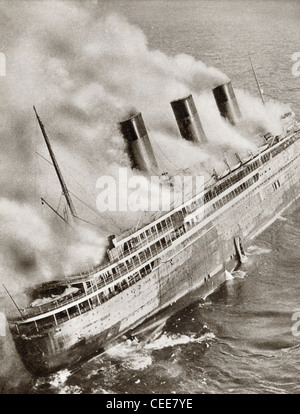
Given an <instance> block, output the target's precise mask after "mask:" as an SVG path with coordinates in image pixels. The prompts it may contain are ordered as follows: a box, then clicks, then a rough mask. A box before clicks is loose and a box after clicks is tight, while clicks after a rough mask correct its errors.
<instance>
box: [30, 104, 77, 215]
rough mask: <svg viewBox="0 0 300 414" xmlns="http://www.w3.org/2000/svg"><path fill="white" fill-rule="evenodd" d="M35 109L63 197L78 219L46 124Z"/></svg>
mask: <svg viewBox="0 0 300 414" xmlns="http://www.w3.org/2000/svg"><path fill="white" fill-rule="evenodd" d="M33 109H34V112H35V115H36V118H37V120H38V123H39V126H40V128H41V131H42V134H43V137H44V140H45V142H46V145H47V148H48V151H49V154H50V157H51V160H52V163H53V166H54V169H55V171H56V174H57V177H58V180H59V183H60V186H61V189H62V193H63V195H64V196H65V198H66V201H67V204H68V207H69V210H70V213H71V214H72V216H73V217H76V210H75V207H74V204H73V201H72V199H71V197H70V193H69V190H68V187H67V185H66V183H65V180H64V178H63V176H62V173H61V171H60V168H59V166H58V163H57V161H56V158H55V155H54V152H53V150H52V147H51V144H50V141H49V138H48V135H47V133H46V130H45V127H44V124H43V123H42V121H41V119H40V117H39V115H38V113H37V111H36V109H35V106H34V107H33Z"/></svg>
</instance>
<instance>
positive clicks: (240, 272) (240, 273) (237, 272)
mask: <svg viewBox="0 0 300 414" xmlns="http://www.w3.org/2000/svg"><path fill="white" fill-rule="evenodd" d="M246 276H247V272H245V271H244V270H240V269H239V270H235V271H234V272H233V277H234V279H244V278H245V277H246Z"/></svg>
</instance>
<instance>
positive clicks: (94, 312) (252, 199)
mask: <svg viewBox="0 0 300 414" xmlns="http://www.w3.org/2000/svg"><path fill="white" fill-rule="evenodd" d="M297 153H299V142H296V143H295V145H292V146H291V147H290V148H288V149H287V150H286V151H284V152H282V153H281V154H279V155H277V156H276V158H274V159H273V160H271V162H269V163H267V164H265V165H262V166H261V167H260V170H259V173H260V179H259V181H258V182H257V184H256V185H255V186H254V187H252V188H250V189H249V191H247V192H245V193H243V194H242V195H241V196H240V197H239V198H238V199H237V200H235V201H234V203H229V204H227V205H225V206H223V207H222V208H220V209H219V210H218V211H216V212H215V213H214V214H213V215H212V217H211V218H210V219H209V220H207V223H204V224H203V225H202V224H199V228H198V229H197V228H196V229H194V231H193V232H192V233H189V234H187V236H186V237H184V238H183V239H178V240H176V242H175V243H174V245H172V248H171V249H168V251H167V252H165V253H163V254H161V255H160V260H159V264H158V266H157V267H156V268H154V269H153V271H152V272H151V273H150V274H149V275H147V276H146V277H145V278H143V279H142V280H140V281H138V282H137V283H136V284H134V285H132V286H130V287H129V288H127V289H125V290H124V291H122V292H120V293H119V294H118V295H116V296H114V297H112V298H111V299H110V300H108V301H107V302H105V303H103V304H102V305H101V306H98V307H95V308H94V309H91V310H90V311H89V312H86V313H85V314H82V315H79V316H77V317H75V318H73V319H71V320H68V321H66V322H64V323H62V324H60V325H59V326H57V327H53V328H51V329H49V330H48V331H47V333H46V334H45V335H44V336H42V335H41V336H38V335H36V336H35V337H33V336H31V337H28V338H26V337H24V336H23V337H22V336H18V337H16V339H15V340H16V344H17V348H18V350H19V353H20V355H21V356H22V358H23V360H24V362H25V365H26V366H27V367H28V368H29V369H30V371H33V372H34V373H36V374H38V375H43V374H47V373H49V372H53V371H57V370H58V369H60V368H63V367H66V366H70V365H73V364H76V363H78V362H79V361H82V360H84V359H87V358H89V357H91V356H92V355H93V354H95V353H99V352H101V351H103V350H105V349H106V348H108V347H110V346H111V345H112V344H113V343H115V341H116V340H118V339H120V338H121V337H122V335H124V334H125V333H126V332H129V331H132V330H133V329H134V328H136V327H137V326H139V325H140V324H142V323H143V322H145V320H147V319H149V318H153V317H155V315H157V313H159V312H162V311H163V310H164V309H166V308H168V307H170V305H171V304H174V303H179V302H180V303H181V304H182V305H183V306H184V303H185V302H184V297H185V296H186V295H187V294H190V293H191V292H193V291H195V290H197V292H199V295H198V298H201V297H205V296H207V295H209V294H210V293H212V292H213V291H215V290H216V289H217V288H218V287H219V286H220V285H221V284H222V283H223V282H224V281H225V279H226V276H225V271H226V270H227V271H231V270H232V269H233V268H234V267H235V265H236V264H237V259H238V252H237V248H236V245H235V240H236V239H239V238H240V239H241V240H242V242H243V245H244V246H243V247H244V249H247V246H248V245H249V243H251V239H253V238H254V237H255V236H256V235H257V234H258V233H259V232H261V231H262V230H264V229H265V228H266V227H267V226H268V225H270V224H271V223H272V222H273V221H274V220H275V219H276V217H277V216H278V215H280V214H282V213H283V212H284V211H286V210H289V211H291V210H294V209H295V208H296V207H297V206H299V199H298V195H299V190H300V187H299V178H300V165H299V160H298V158H297V157H295V154H297ZM278 181H279V182H280V185H276V186H274V183H275V182H278ZM174 309H175V308H174Z"/></svg>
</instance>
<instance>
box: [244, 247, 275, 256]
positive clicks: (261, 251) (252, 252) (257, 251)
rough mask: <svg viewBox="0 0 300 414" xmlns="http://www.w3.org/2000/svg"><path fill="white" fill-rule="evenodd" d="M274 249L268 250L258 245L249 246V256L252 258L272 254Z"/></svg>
mask: <svg viewBox="0 0 300 414" xmlns="http://www.w3.org/2000/svg"><path fill="white" fill-rule="evenodd" d="M271 252H272V249H267V248H265V247H260V246H257V245H252V246H249V247H248V249H247V254H248V255H250V256H254V255H260V254H268V253H271Z"/></svg>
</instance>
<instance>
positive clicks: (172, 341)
mask: <svg viewBox="0 0 300 414" xmlns="http://www.w3.org/2000/svg"><path fill="white" fill-rule="evenodd" d="M214 338H215V335H214V334H213V333H212V332H208V333H205V334H204V335H201V336H200V337H196V335H194V334H193V335H181V334H173V335H169V334H166V333H164V334H162V335H161V336H160V337H159V338H158V339H156V340H155V341H153V342H152V343H149V344H147V345H145V349H151V350H157V349H163V348H169V347H173V346H177V345H184V344H188V343H195V342H196V343H202V342H206V341H211V340H213V339H214Z"/></svg>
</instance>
